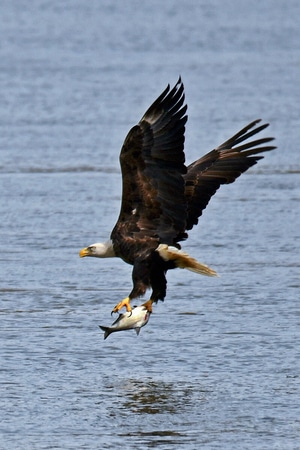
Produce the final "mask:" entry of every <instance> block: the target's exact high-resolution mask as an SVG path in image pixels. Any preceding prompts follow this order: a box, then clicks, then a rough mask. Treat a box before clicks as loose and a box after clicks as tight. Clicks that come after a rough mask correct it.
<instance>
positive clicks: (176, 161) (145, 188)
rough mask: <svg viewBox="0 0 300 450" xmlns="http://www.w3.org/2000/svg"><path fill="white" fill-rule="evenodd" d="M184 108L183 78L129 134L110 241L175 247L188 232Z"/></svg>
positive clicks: (165, 92)
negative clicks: (123, 239)
mask: <svg viewBox="0 0 300 450" xmlns="http://www.w3.org/2000/svg"><path fill="white" fill-rule="evenodd" d="M186 110H187V106H186V105H185V104H184V86H183V83H182V81H181V79H180V78H179V80H178V82H177V83H176V85H175V86H174V87H173V88H172V89H170V87H169V86H168V87H167V88H166V89H165V90H164V91H163V93H162V94H161V95H160V96H159V97H158V98H157V100H155V102H154V103H153V104H152V105H151V106H150V108H149V109H148V110H147V111H146V113H145V114H144V116H143V117H142V119H141V120H140V122H139V123H138V125H136V126H135V127H133V128H132V129H131V130H130V131H129V133H128V135H127V137H126V139H125V141H124V144H123V147H122V149H121V153H120V164H121V170H122V178H123V193H122V204H121V210H120V215H119V219H118V221H117V223H116V226H115V228H114V230H113V232H112V236H111V237H112V239H114V240H116V238H118V237H120V234H122V236H123V237H125V236H128V237H134V238H135V239H139V238H141V239H142V238H145V237H153V238H158V239H159V240H160V242H164V243H166V244H174V240H175V239H176V237H177V236H178V234H179V233H182V232H184V229H185V226H186V214H187V210H186V200H185V193H184V189H185V183H184V179H183V174H185V173H186V166H185V156H184V132H185V123H186V121H187V115H186Z"/></svg>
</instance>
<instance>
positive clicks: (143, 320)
mask: <svg viewBox="0 0 300 450" xmlns="http://www.w3.org/2000/svg"><path fill="white" fill-rule="evenodd" d="M150 314H151V311H149V309H147V308H146V307H145V306H144V305H140V306H135V307H134V308H133V309H132V311H131V312H127V311H126V312H125V313H123V314H119V317H118V318H117V320H116V321H115V322H114V323H113V324H112V325H111V326H110V327H103V326H102V325H99V327H100V328H101V330H103V331H104V339H106V338H107V337H108V336H109V335H110V334H111V333H115V332H116V331H123V330H135V331H136V334H139V332H140V329H141V328H142V327H144V326H145V325H146V324H147V323H148V320H149V317H150Z"/></svg>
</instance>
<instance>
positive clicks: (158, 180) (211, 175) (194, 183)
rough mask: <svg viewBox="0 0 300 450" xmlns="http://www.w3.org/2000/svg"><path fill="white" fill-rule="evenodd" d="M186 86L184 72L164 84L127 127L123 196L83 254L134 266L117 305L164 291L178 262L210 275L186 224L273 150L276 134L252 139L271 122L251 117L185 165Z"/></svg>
mask: <svg viewBox="0 0 300 450" xmlns="http://www.w3.org/2000/svg"><path fill="white" fill-rule="evenodd" d="M186 111H187V105H186V104H185V96H184V85H183V83H182V81H181V78H179V80H178V82H177V83H176V85H175V86H174V87H173V88H172V89H170V86H169V85H168V86H167V88H166V89H165V90H164V91H163V92H162V94H161V95H160V96H159V97H158V98H157V99H156V100H155V102H154V103H153V104H152V105H151V106H150V108H149V109H148V110H147V111H146V113H145V114H144V116H143V117H142V119H141V120H140V121H139V123H138V124H137V125H136V126H134V127H133V128H132V129H131V130H130V131H129V133H128V135H127V137H126V139H125V141H124V144H123V146H122V149H121V153H120V165H121V172H122V180H123V186H122V190H123V192H122V202H121V209H120V214H119V218H118V220H117V222H116V224H115V227H114V228H113V230H112V232H111V235H110V239H109V240H108V241H107V242H105V243H96V244H92V245H89V246H88V247H85V248H83V249H82V250H81V251H80V253H79V254H80V256H81V257H85V256H93V257H97V258H105V257H119V258H122V259H123V261H125V262H126V263H128V264H131V265H132V266H133V270H132V281H133V288H132V290H131V292H130V293H129V295H128V296H127V297H125V298H124V299H123V300H122V301H120V302H119V303H118V304H117V305H116V306H115V307H114V308H113V311H112V313H113V312H118V311H119V310H120V309H121V308H122V307H125V308H126V310H127V311H128V312H130V311H131V310H132V308H131V304H130V301H131V300H132V299H134V298H137V297H140V296H143V295H144V294H145V292H146V290H147V289H150V288H151V289H152V293H151V296H150V299H149V300H148V301H146V302H145V303H144V305H145V306H146V308H147V309H148V311H149V312H151V311H152V304H153V302H157V301H158V300H164V298H165V296H166V289H167V280H166V273H167V271H168V270H170V269H174V268H177V267H180V268H185V269H189V270H191V271H194V272H197V273H200V274H202V275H207V276H215V275H217V274H216V272H215V271H214V270H213V269H211V268H209V267H208V266H207V265H205V264H203V263H200V262H198V261H197V260H196V259H194V258H192V257H191V256H189V255H188V254H187V253H186V252H184V251H183V250H181V247H180V244H179V243H180V242H181V241H183V240H185V239H186V238H187V237H188V234H187V231H188V230H191V229H192V228H193V226H194V225H197V223H198V219H199V217H200V216H201V215H202V212H203V210H204V209H205V208H206V206H207V204H208V203H209V201H210V199H211V197H212V196H213V195H214V194H215V192H216V191H217V189H218V188H219V187H220V186H221V185H222V184H228V183H232V182H234V181H235V179H236V178H237V177H239V176H240V175H241V174H242V173H243V172H245V171H246V170H247V169H249V167H251V166H253V165H254V164H256V163H257V161H258V160H259V159H262V158H263V156H261V153H262V152H266V151H269V150H273V149H274V148H275V147H274V146H271V145H269V142H270V141H272V140H273V138H272V137H263V138H259V139H255V140H250V141H248V142H245V141H247V140H248V139H249V138H251V137H252V136H254V135H257V134H258V133H260V132H261V131H263V130H264V129H265V128H266V127H268V125H269V124H267V123H265V124H261V123H260V122H261V120H260V119H258V120H254V121H253V122H251V123H250V124H249V125H247V126H246V127H244V128H243V129H242V130H240V131H239V132H238V133H236V134H235V135H234V136H232V137H231V138H230V139H228V140H227V141H225V142H224V143H223V144H221V145H219V146H218V147H217V148H215V149H214V150H212V151H211V152H209V153H207V154H206V155H205V156H203V157H202V158H200V159H198V160H197V161H195V162H193V163H192V164H190V165H188V166H186V165H185V154H184V139H185V137H184V134H185V124H186V121H187V118H188V116H187V114H186Z"/></svg>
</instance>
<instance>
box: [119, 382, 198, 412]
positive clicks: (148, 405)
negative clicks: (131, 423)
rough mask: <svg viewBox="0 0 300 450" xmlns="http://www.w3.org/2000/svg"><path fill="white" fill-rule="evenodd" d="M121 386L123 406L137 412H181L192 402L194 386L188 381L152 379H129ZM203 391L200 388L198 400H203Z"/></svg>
mask: <svg viewBox="0 0 300 450" xmlns="http://www.w3.org/2000/svg"><path fill="white" fill-rule="evenodd" d="M123 388H124V390H123V396H124V403H123V405H122V406H123V408H125V409H127V410H130V411H132V412H134V413H138V414H165V413H168V414H179V413H180V414H182V413H183V412H184V410H186V409H187V408H189V407H190V406H191V405H192V404H193V397H194V393H195V386H193V385H191V384H189V383H183V382H181V383H174V382H165V381H155V380H152V379H150V380H146V381H145V380H143V381H141V380H135V379H129V380H128V381H127V383H126V384H125V386H124V387H123ZM204 393H205V392H204V391H203V390H202V394H203V397H202V398H200V401H205V396H204ZM198 401H199V398H198Z"/></svg>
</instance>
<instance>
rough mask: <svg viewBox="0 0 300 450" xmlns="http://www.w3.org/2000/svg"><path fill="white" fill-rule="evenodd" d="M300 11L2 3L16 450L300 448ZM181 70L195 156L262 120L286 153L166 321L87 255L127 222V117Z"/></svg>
mask: <svg viewBox="0 0 300 450" xmlns="http://www.w3.org/2000/svg"><path fill="white" fill-rule="evenodd" d="M299 17H300V3H299V1H298V0H291V1H289V2H283V1H280V0H279V1H276V2H274V1H273V0H265V1H264V0H262V1H261V2H251V1H250V2H240V1H237V0H228V1H222V2H221V1H216V0H214V1H211V0H210V1H208V0H206V1H204V0H200V1H193V0H185V1H184V2H175V1H172V0H165V1H163V2H162V1H161V0H159V1H158V0H157V1H156V0H155V1H153V0H150V1H147V2H140V1H129V0H125V1H123V2H112V1H110V0H107V1H96V0H95V1H89V2H86V1H84V0H74V1H58V0H53V1H49V2H47V1H38V0H33V1H30V2H27V1H25V0H23V1H21V0H20V1H16V0H7V1H6V0H5V1H2V2H1V15H0V22H1V26H0V96H1V97H0V152H1V155H0V192H1V194H0V217H1V219H0V248H1V252H0V261H1V263H0V264H1V281H0V283H1V284H0V313H1V347H0V383H1V384H0V389H1V391H0V392H1V395H0V416H1V417H0V418H1V420H0V447H1V449H2V448H3V449H5V450H10V449H22V450H27V449H28V450H33V449H105V448H109V449H119V448H122V449H144V448H160V449H170V448H176V449H177V448H184V449H187V450H194V449H195V450H196V449H199V448H201V449H222V450H224V449H228V450H233V449H259V450H261V449H285V450H286V449H299V448H300V389H299V388H300V378H299V377H300V362H299V361H300V350H299V345H300V309H299V297H300V295H299V294H300V289H299V287H300V281H299V265H300V264H299V263H300V257H299V250H300V249H299V247H300V246H299V238H300V220H299V197H300V188H299V174H300V150H299V140H300V139H299V138H300V131H299V129H300V106H299V105H300V91H299V79H300V40H299ZM179 74H181V76H182V78H183V81H184V83H185V88H186V99H187V102H188V105H189V109H188V113H189V122H188V126H187V132H186V154H187V162H191V161H193V160H194V159H196V158H197V157H199V156H200V155H202V154H204V153H205V152H207V151H209V150H211V149H212V148H213V147H214V146H215V145H217V144H219V143H221V142H222V141H224V140H225V139H227V138H228V137H230V136H231V134H233V133H235V132H236V131H238V130H239V129H240V128H241V127H243V126H244V125H245V124H247V123H248V122H250V121H251V120H253V119H256V118H258V117H262V118H263V119H264V120H266V121H268V122H270V124H271V125H270V128H269V129H268V130H267V131H266V132H265V133H264V135H265V136H267V135H273V136H275V137H276V145H277V146H278V149H277V150H276V151H274V152H271V153H269V154H267V155H266V157H265V159H264V160H263V161H261V162H260V163H259V164H258V165H257V166H255V167H254V168H252V169H251V170H250V171H249V172H248V173H247V174H245V175H243V176H242V177H241V178H240V179H239V180H237V181H236V182H235V183H234V184H233V185H231V186H225V187H223V188H222V189H221V190H220V191H219V192H218V194H217V195H216V196H215V197H214V198H213V200H212V201H211V203H210V205H209V207H208V208H207V210H206V211H205V214H204V215H203V217H202V218H201V220H200V223H199V226H198V227H197V228H195V229H194V230H193V231H192V232H191V233H190V238H189V240H188V241H186V242H185V243H184V249H185V250H187V251H188V252H189V253H190V254H191V255H193V256H195V257H196V258H198V259H199V260H200V261H203V262H206V263H207V264H209V265H210V266H212V267H213V268H215V269H216V270H217V271H218V272H219V274H220V278H218V279H207V278H205V277H200V276H198V275H196V274H193V273H190V272H187V271H180V270H177V271H173V272H170V273H169V275H168V281H169V283H168V295H167V298H166V301H165V302H164V303H159V304H158V305H157V306H156V307H155V311H154V313H153V314H152V316H151V318H150V321H149V324H148V325H147V326H146V327H145V328H143V329H142V330H141V333H140V335H139V336H138V337H137V336H136V335H135V333H134V332H133V331H128V332H124V333H118V334H113V335H111V336H110V337H109V338H108V339H107V340H106V341H104V340H103V334H102V332H101V331H100V330H99V328H98V325H99V324H104V325H105V324H110V323H111V321H112V319H111V317H110V311H111V309H112V307H113V306H114V305H115V304H116V303H117V302H118V301H119V300H120V299H121V298H123V297H124V296H125V295H126V294H128V292H129V290H130V289H131V268H130V267H129V266H127V265H125V264H124V263H123V262H122V261H114V260H112V259H111V260H109V259H108V260H93V259H88V258H86V259H84V260H80V258H79V257H78V251H79V249H80V248H81V247H83V246H86V245H88V244H91V243H93V242H95V241H101V240H103V239H106V238H107V237H108V235H109V232H110V230H111V228H112V226H113V225H114V222H115V220H116V218H117V215H118V211H119V205H120V189H121V179H120V171H119V164H118V154H119V150H120V148H121V145H122V143H123V140H124V138H125V135H126V133H127V132H128V130H129V128H130V127H131V126H133V125H134V124H135V123H136V122H137V121H138V120H139V119H140V118H141V116H142V114H143V113H144V112H145V110H146V108H147V107H148V106H149V105H150V103H151V102H152V101H153V100H154V99H155V97H156V96H157V95H159V94H160V93H161V91H162V90H163V89H164V88H165V86H166V85H167V83H171V84H174V83H175V82H176V80H177V77H178V75H179Z"/></svg>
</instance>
